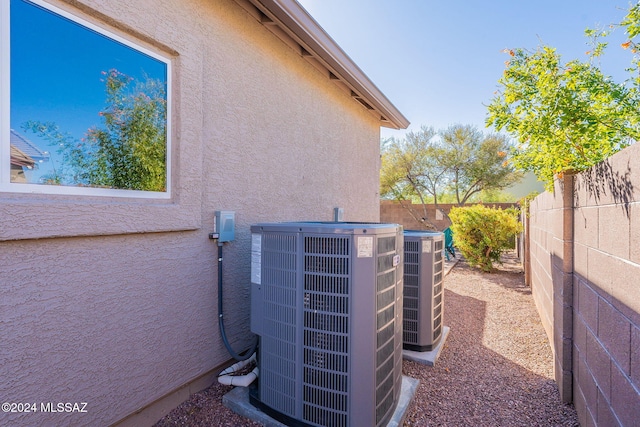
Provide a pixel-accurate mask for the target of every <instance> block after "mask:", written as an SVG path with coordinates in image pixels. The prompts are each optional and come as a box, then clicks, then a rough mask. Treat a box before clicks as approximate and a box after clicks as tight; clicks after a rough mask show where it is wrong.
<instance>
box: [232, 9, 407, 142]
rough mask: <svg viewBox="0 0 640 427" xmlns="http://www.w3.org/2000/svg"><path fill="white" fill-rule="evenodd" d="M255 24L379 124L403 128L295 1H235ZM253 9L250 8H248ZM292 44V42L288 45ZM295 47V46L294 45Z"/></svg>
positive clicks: (382, 99) (389, 105)
mask: <svg viewBox="0 0 640 427" xmlns="http://www.w3.org/2000/svg"><path fill="white" fill-rule="evenodd" d="M236 2H237V3H238V4H240V5H241V6H243V7H244V8H245V9H246V10H248V11H249V12H250V13H252V15H253V16H254V17H256V19H258V21H260V22H261V23H262V24H263V25H265V26H266V27H267V28H269V29H270V30H271V31H272V32H274V34H276V35H277V36H279V37H280V38H282V39H283V40H284V41H285V42H286V43H287V44H289V45H290V46H292V47H294V48H296V47H297V48H299V52H300V55H301V56H302V57H303V58H305V59H307V60H308V61H309V62H312V63H314V65H316V67H318V68H320V69H322V70H323V71H324V70H326V71H327V77H328V78H329V79H331V81H333V82H334V83H336V84H337V85H338V86H340V87H341V88H342V89H344V90H345V91H346V92H348V93H349V94H351V96H352V97H353V98H354V99H355V100H356V101H358V102H359V103H360V104H361V105H362V106H363V107H364V108H366V109H367V110H369V111H370V112H371V113H372V114H374V115H375V116H376V117H377V118H378V119H379V120H380V125H381V126H385V127H389V128H393V129H406V128H407V127H408V126H409V121H408V120H407V118H406V117H404V116H403V115H402V113H401V112H400V111H399V110H398V109H397V108H396V107H395V106H394V105H393V104H392V103H391V101H389V100H388V99H387V97H386V96H385V95H384V94H383V93H382V92H381V91H380V90H379V89H378V88H377V87H376V86H375V85H374V84H373V82H371V80H369V78H368V77H367V76H366V75H365V74H364V72H362V70H361V69H360V68H359V67H358V66H357V65H356V64H355V63H354V62H353V61H352V60H351V58H349V56H348V55H347V54H346V53H345V52H344V51H343V50H342V49H341V48H340V46H338V45H337V44H336V42H335V41H334V40H333V39H332V38H331V37H330V36H329V35H328V34H327V33H326V32H325V31H324V30H323V29H322V27H320V25H319V24H318V23H317V22H316V21H315V20H314V19H313V17H311V15H309V13H308V12H307V11H306V10H305V9H304V8H303V7H302V6H301V5H300V4H299V3H298V2H296V1H295V0H236ZM251 6H253V8H255V9H253V10H252V8H251ZM292 42H293V43H292ZM296 44H297V46H296Z"/></svg>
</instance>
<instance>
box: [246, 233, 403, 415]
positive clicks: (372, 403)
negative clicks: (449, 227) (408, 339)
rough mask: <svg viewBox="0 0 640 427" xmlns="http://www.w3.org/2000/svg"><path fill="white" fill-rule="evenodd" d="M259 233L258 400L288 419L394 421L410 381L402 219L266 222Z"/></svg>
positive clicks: (255, 236)
mask: <svg viewBox="0 0 640 427" xmlns="http://www.w3.org/2000/svg"><path fill="white" fill-rule="evenodd" d="M251 233H252V236H251V238H252V245H251V251H252V252H251V331H252V332H254V333H255V334H256V335H258V336H259V340H260V344H259V351H258V366H259V369H260V375H259V377H258V388H257V390H252V391H251V393H250V401H251V403H252V404H253V405H254V406H257V407H258V408H260V409H261V410H263V411H264V412H265V413H267V414H269V415H271V416H272V417H274V418H275V419H277V420H279V421H282V422H284V423H285V424H287V425H296V426H298V425H304V426H331V427H347V426H366V427H374V426H385V425H387V423H388V422H389V420H390V418H391V416H392V415H393V413H394V411H395V408H396V406H397V403H398V400H399V397H400V392H401V386H402V266H403V264H402V250H403V246H402V245H403V233H402V226H400V225H397V224H377V223H343V222H327V223H324V222H313V223H307V222H298V223H266V224H256V225H254V226H252V227H251Z"/></svg>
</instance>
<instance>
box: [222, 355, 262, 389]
mask: <svg viewBox="0 0 640 427" xmlns="http://www.w3.org/2000/svg"><path fill="white" fill-rule="evenodd" d="M255 361H256V354H255V353H253V354H252V355H251V357H250V358H248V359H246V360H241V361H239V362H236V363H234V364H233V365H231V366H229V367H228V368H227V369H225V370H223V371H222V372H220V373H219V374H218V382H219V383H220V384H224V385H232V386H238V387H248V386H249V385H251V383H252V382H253V381H255V379H256V378H258V367H257V366H256V367H255V368H253V370H252V371H251V372H249V373H248V374H246V375H233V373H235V372H237V371H238V370H240V369H242V368H244V367H245V366H247V365H248V364H250V363H252V362H255Z"/></svg>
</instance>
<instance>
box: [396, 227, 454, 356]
mask: <svg viewBox="0 0 640 427" xmlns="http://www.w3.org/2000/svg"><path fill="white" fill-rule="evenodd" d="M443 245H444V237H443V234H442V233H437V232H428V231H412V230H407V231H405V232H404V309H403V310H404V313H403V316H404V317H403V341H404V344H403V347H404V348H405V349H406V350H413V351H420V352H422V351H430V350H432V349H433V348H434V347H435V346H436V345H437V344H438V342H439V341H440V338H441V337H442V332H443V324H442V319H443V315H444V313H443V308H444V298H443V297H444V289H443V288H444V283H443V275H444V270H443V267H444V264H443V260H442V250H443Z"/></svg>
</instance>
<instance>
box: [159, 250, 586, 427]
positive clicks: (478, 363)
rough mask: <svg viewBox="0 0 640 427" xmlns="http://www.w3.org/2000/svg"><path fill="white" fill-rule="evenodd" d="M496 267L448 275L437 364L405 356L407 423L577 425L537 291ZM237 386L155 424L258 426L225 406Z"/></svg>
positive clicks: (509, 264)
mask: <svg viewBox="0 0 640 427" xmlns="http://www.w3.org/2000/svg"><path fill="white" fill-rule="evenodd" d="M503 261H504V264H503V265H502V266H500V267H499V268H498V269H496V271H494V272H493V273H482V272H480V271H478V270H475V269H472V268H470V267H469V266H468V265H467V264H466V262H464V260H462V261H460V262H458V264H457V265H456V266H455V268H453V269H452V270H451V272H450V273H449V274H448V275H447V276H446V278H445V317H444V319H445V321H444V323H445V325H447V326H449V327H450V332H449V335H448V337H447V341H446V343H445V345H444V348H443V350H442V353H441V355H440V358H439V359H438V361H437V362H436V366H434V367H429V366H425V365H421V364H418V363H415V362H410V361H406V360H405V361H404V362H403V370H404V374H405V375H408V376H410V377H413V378H418V379H420V385H419V387H418V390H417V392H416V396H415V399H414V401H413V402H412V403H411V405H410V407H409V409H408V411H407V415H406V419H405V426H483V427H484V426H527V427H529V426H577V425H579V424H578V421H577V415H576V411H575V409H574V408H573V406H572V405H563V404H562V403H561V402H560V395H559V393H558V388H557V386H556V384H555V382H554V381H553V356H552V352H551V348H550V346H549V342H548V340H547V336H546V334H545V332H544V329H543V327H542V325H541V323H540V319H539V317H538V314H537V312H536V310H535V307H534V303H533V299H532V296H531V291H530V289H529V288H527V287H526V286H525V285H524V279H523V274H522V271H521V269H520V267H519V265H518V264H517V262H516V260H515V257H514V256H513V254H507V255H506V256H504V257H503ZM230 389H231V387H228V386H222V385H219V384H217V383H216V384H214V385H212V386H211V387H210V388H208V389H206V390H204V391H202V392H200V393H196V394H194V395H193V396H191V398H190V399H189V400H187V401H186V402H184V403H183V404H182V405H180V406H179V407H178V408H176V409H174V410H173V411H172V412H171V413H169V414H168V415H167V416H166V417H165V418H163V419H162V420H160V421H159V422H158V423H157V424H156V427H169V426H258V425H259V424H257V423H254V422H252V421H249V420H247V419H245V418H243V417H240V416H238V415H236V414H234V413H233V412H231V411H230V410H229V409H227V408H226V407H224V406H223V405H222V396H223V395H224V394H225V393H226V392H228V391H229V390H230Z"/></svg>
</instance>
